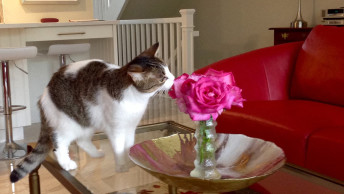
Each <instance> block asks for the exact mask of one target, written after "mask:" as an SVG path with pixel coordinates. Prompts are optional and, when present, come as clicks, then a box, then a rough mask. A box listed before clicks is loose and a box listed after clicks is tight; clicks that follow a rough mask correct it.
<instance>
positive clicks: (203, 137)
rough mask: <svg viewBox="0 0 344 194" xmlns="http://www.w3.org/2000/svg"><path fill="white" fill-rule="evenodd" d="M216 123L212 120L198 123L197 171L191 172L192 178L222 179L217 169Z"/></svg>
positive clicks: (196, 136) (196, 133)
mask: <svg viewBox="0 0 344 194" xmlns="http://www.w3.org/2000/svg"><path fill="white" fill-rule="evenodd" d="M216 124H217V123H216V121H214V120H213V119H212V118H210V119H209V120H206V121H198V123H197V128H196V132H195V138H196V140H197V142H196V145H195V150H196V159H195V161H194V164H195V169H193V170H192V171H191V172H190V176H191V177H197V178H201V179H220V178H221V174H220V173H219V172H218V170H217V169H216V160H215V151H216V147H215V139H216V131H215V127H216Z"/></svg>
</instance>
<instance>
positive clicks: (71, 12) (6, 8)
mask: <svg viewBox="0 0 344 194" xmlns="http://www.w3.org/2000/svg"><path fill="white" fill-rule="evenodd" d="M2 5H3V15H4V21H5V23H8V24H10V23H39V22H40V20H41V18H58V19H59V20H60V22H68V21H69V20H70V19H92V18H93V0H79V3H78V4H68V5H36V4H35V5H32V4H31V5H28V4H25V5H23V4H22V3H21V0H2Z"/></svg>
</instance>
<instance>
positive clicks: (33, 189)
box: [27, 145, 41, 194]
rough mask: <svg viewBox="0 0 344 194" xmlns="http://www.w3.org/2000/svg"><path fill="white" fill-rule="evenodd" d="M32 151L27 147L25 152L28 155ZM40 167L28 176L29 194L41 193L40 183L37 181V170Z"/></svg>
mask: <svg viewBox="0 0 344 194" xmlns="http://www.w3.org/2000/svg"><path fill="white" fill-rule="evenodd" d="M32 150H33V148H32V147H31V146H30V145H28V146H27V151H28V153H30V152H31V151H32ZM40 167H41V165H39V166H38V167H37V168H36V169H35V170H33V171H32V172H31V173H30V174H29V187H30V194H40V193H41V186H40V181H39V174H38V169H39V168H40Z"/></svg>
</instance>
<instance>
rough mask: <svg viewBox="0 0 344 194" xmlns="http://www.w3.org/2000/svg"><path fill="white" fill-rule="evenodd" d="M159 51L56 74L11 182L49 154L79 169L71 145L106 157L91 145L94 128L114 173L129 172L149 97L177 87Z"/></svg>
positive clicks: (94, 62) (152, 49)
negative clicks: (106, 145) (35, 135)
mask: <svg viewBox="0 0 344 194" xmlns="http://www.w3.org/2000/svg"><path fill="white" fill-rule="evenodd" d="M158 47H159V43H156V44H154V45H153V46H152V47H150V48H149V49H147V50H145V51H144V52H142V53H141V54H140V55H138V56H137V57H135V58H134V59H133V60H132V61H131V62H129V63H128V64H126V65H125V66H123V67H119V66H116V65H113V64H108V63H105V62H104V61H102V60H87V61H79V62H75V63H72V64H70V65H67V66H64V67H62V68H61V69H60V70H59V71H58V72H56V73H55V74H54V75H53V76H52V78H51V80H50V82H49V83H48V85H47V87H46V88H45V90H44V92H43V95H42V96H41V98H40V100H39V101H38V107H39V109H40V114H41V132H40V136H39V139H38V142H37V145H36V146H35V148H34V149H33V151H32V152H31V153H30V154H29V155H28V156H26V157H25V158H24V159H23V160H22V161H21V162H20V163H19V164H18V165H17V166H16V168H15V169H14V170H13V171H12V173H11V175H10V180H11V182H16V181H18V180H20V179H21V178H23V177H24V176H25V175H27V174H28V173H30V172H31V171H32V170H34V169H35V168H36V167H37V166H38V165H39V164H41V163H42V162H43V160H44V159H45V157H46V155H47V154H48V153H49V152H50V151H51V150H53V151H54V153H55V156H56V159H57V161H58V163H59V164H60V166H61V167H62V168H63V169H65V170H73V169H76V168H77V164H76V163H75V162H74V161H73V160H71V159H70V157H69V153H68V152H69V151H68V147H69V145H70V143H71V142H73V141H76V143H77V145H78V146H79V147H80V148H82V149H83V150H85V152H86V153H87V154H88V155H90V156H91V157H102V156H104V153H103V152H102V151H101V150H97V148H96V147H95V146H94V145H93V144H92V142H91V138H92V136H93V134H94V132H95V130H102V131H104V132H105V134H106V135H107V136H108V139H109V140H110V143H111V146H112V148H113V151H114V153H115V162H116V171H126V170H128V169H127V168H128V167H127V165H126V164H127V163H128V161H129V158H128V151H129V148H130V147H131V146H132V145H133V144H134V139H135V129H136V127H137V125H138V124H139V121H140V120H141V118H142V116H143V114H144V112H145V109H146V107H147V104H148V101H149V98H150V97H152V96H153V95H154V94H156V93H157V92H158V91H166V90H169V89H170V88H171V86H172V85H173V80H174V76H173V74H172V73H171V72H170V71H169V69H168V67H167V65H166V64H165V63H164V62H163V61H162V60H160V59H159V58H157V57H156V56H155V55H156V52H157V50H158Z"/></svg>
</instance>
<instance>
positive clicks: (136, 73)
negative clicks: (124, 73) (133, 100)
mask: <svg viewBox="0 0 344 194" xmlns="http://www.w3.org/2000/svg"><path fill="white" fill-rule="evenodd" d="M142 73H143V67H142V66H141V65H136V64H132V65H130V66H129V68H128V75H130V77H131V79H133V81H134V82H138V81H141V80H143V75H142Z"/></svg>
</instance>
